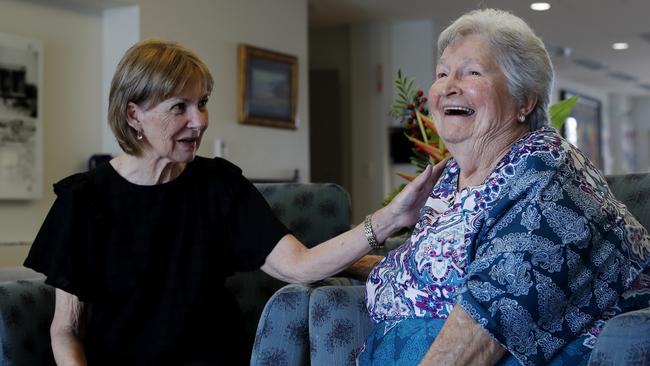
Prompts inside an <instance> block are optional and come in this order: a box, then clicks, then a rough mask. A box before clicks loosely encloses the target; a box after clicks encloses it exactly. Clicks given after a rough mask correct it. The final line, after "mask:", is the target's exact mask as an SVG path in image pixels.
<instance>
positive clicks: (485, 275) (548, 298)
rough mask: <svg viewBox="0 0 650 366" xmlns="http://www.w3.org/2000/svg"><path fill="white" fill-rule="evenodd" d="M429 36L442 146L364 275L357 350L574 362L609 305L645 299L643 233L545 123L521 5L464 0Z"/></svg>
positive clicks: (545, 75) (549, 78)
mask: <svg viewBox="0 0 650 366" xmlns="http://www.w3.org/2000/svg"><path fill="white" fill-rule="evenodd" d="M438 52H439V55H440V57H439V61H438V65H437V67H436V80H435V82H434V83H433V85H432V86H431V89H430V91H429V101H430V106H431V110H432V112H433V115H434V119H435V122H436V127H437V129H438V131H439V134H440V136H441V137H442V139H443V140H444V142H445V144H446V145H447V147H448V148H449V151H450V152H451V153H452V156H453V157H452V158H451V159H450V160H448V161H446V162H445V163H444V164H445V168H444V170H443V172H442V176H441V178H440V179H439V180H438V182H437V184H436V185H435V186H434V188H433V190H432V192H431V194H430V196H429V199H428V201H427V203H426V205H425V207H424V208H423V209H422V210H421V211H420V217H419V221H418V223H417V225H416V226H415V229H414V231H413V233H412V235H411V237H410V238H409V239H408V240H407V241H406V242H405V243H404V244H403V245H402V246H400V247H399V248H397V249H395V250H393V251H392V252H390V253H389V254H388V255H387V256H386V257H385V258H384V259H383V260H382V261H381V262H379V263H378V265H377V266H375V268H374V269H373V270H372V272H371V273H370V275H369V277H368V280H367V285H366V290H367V307H368V310H369V312H370V315H371V317H372V319H373V320H374V321H375V322H376V323H377V324H376V326H375V328H374V330H373V332H372V333H371V334H370V335H369V336H368V338H367V339H366V342H365V344H364V345H363V347H362V349H361V353H360V355H359V357H358V361H359V363H360V364H361V365H371V364H372V365H393V364H394V365H411V364H418V363H419V364H421V365H493V364H502V365H512V364H524V365H542V364H544V365H546V364H553V365H563V364H564V365H584V364H586V363H587V362H588V359H589V355H590V351H591V348H592V347H593V345H594V344H595V342H596V341H597V336H598V334H599V332H600V329H602V326H603V324H604V323H605V322H606V321H607V320H608V319H610V318H611V317H613V316H614V315H617V314H619V313H621V312H625V311H629V310H633V309H636V308H637V307H641V306H647V304H648V299H650V292H649V291H648V288H647V284H648V283H649V282H648V279H649V278H650V277H649V276H648V273H649V271H648V261H649V258H650V256H649V255H648V254H650V239H649V237H648V233H647V231H646V230H645V229H644V228H643V227H642V226H641V225H640V224H639V222H638V221H637V220H636V219H635V218H634V217H633V216H632V215H631V214H630V213H629V212H628V210H627V208H626V207H625V206H624V205H623V204H622V203H620V202H619V201H617V200H616V199H615V198H614V196H613V195H612V193H611V191H610V190H609V188H608V186H607V184H606V182H605V180H604V179H603V176H602V174H601V173H600V172H599V171H598V170H597V169H596V168H595V167H594V166H593V164H592V163H591V162H590V161H589V160H588V159H587V158H586V157H585V156H584V155H583V154H582V153H581V152H580V151H579V150H578V149H576V148H575V147H574V146H572V145H571V144H569V143H568V142H567V141H566V140H565V139H563V138H562V137H561V136H560V135H559V134H558V133H557V131H555V130H554V129H552V128H550V127H547V124H548V122H547V112H546V109H547V107H548V104H549V94H550V90H551V85H552V82H553V70H552V66H551V61H550V58H549V56H548V53H547V51H546V49H545V48H544V45H543V43H542V41H541V40H540V39H539V38H538V37H537V36H535V34H534V33H533V31H532V30H531V29H530V27H529V26H528V25H527V24H526V23H525V22H524V21H523V20H521V19H520V18H518V17H516V16H514V15H512V14H510V13H508V12H504V11H500V10H495V9H484V10H475V11H472V12H470V13H468V14H466V15H463V16H461V17H460V18H459V19H457V20H456V21H455V22H453V24H451V25H450V26H449V27H448V28H447V29H445V30H444V31H443V32H442V34H441V35H440V38H439V40H438ZM644 284H645V285H644Z"/></svg>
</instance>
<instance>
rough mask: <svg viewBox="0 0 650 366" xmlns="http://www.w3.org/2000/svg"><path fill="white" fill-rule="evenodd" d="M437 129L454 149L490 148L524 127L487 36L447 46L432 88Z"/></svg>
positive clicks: (430, 91)
mask: <svg viewBox="0 0 650 366" xmlns="http://www.w3.org/2000/svg"><path fill="white" fill-rule="evenodd" d="M429 104H430V106H431V111H432V114H433V116H434V119H435V121H436V127H437V129H438V131H439V133H440V136H441V137H442V139H443V140H444V142H445V143H446V144H447V145H449V148H450V150H452V153H453V148H454V147H455V146H463V145H464V146H469V147H470V148H473V147H475V146H477V145H479V146H480V145H485V144H489V143H490V141H492V140H495V139H496V140H498V139H499V136H500V135H501V134H506V135H507V134H510V133H512V131H513V130H518V129H521V128H522V124H518V122H517V118H516V117H517V114H518V113H520V111H519V107H518V106H517V102H516V101H515V99H514V98H513V97H512V96H511V95H510V93H509V92H508V87H507V84H506V77H505V75H504V74H503V72H502V71H501V69H500V67H499V65H498V63H497V61H496V54H495V53H494V52H492V51H491V48H490V45H489V43H488V41H487V39H486V38H484V37H482V36H480V35H475V34H474V35H468V36H464V37H461V38H458V39H457V40H456V41H454V42H453V43H452V44H450V45H449V46H448V47H447V48H445V50H444V52H443V53H442V56H441V57H440V60H439V62H438V65H437V67H436V81H435V82H434V83H433V85H431V88H430V89H429Z"/></svg>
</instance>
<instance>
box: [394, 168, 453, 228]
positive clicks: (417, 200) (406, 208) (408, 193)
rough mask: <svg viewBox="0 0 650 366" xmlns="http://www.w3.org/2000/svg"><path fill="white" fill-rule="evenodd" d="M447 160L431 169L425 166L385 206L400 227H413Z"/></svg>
mask: <svg viewBox="0 0 650 366" xmlns="http://www.w3.org/2000/svg"><path fill="white" fill-rule="evenodd" d="M447 160H449V158H446V159H443V160H441V161H440V162H438V163H437V164H436V165H435V166H434V167H433V168H432V167H431V165H427V167H426V169H424V171H423V172H422V173H420V175H418V176H417V177H416V178H415V179H413V180H412V181H411V182H410V183H409V184H407V185H406V186H405V187H404V189H402V191H401V192H400V193H399V194H398V195H397V196H395V198H393V200H392V201H391V202H390V204H388V206H386V209H388V210H390V212H391V215H392V216H393V217H394V218H395V219H396V220H398V223H399V225H401V227H409V226H412V225H415V223H416V222H417V220H418V214H419V211H420V208H422V206H424V204H425V203H426V201H427V198H428V197H429V194H430V193H431V190H432V189H433V185H434V184H435V183H436V182H437V181H438V179H440V175H441V174H442V171H443V170H444V168H445V165H446V164H447Z"/></svg>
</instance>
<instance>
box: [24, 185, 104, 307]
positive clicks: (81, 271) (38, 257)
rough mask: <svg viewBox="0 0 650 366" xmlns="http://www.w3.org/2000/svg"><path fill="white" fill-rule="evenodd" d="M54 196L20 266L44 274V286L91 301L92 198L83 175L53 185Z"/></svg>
mask: <svg viewBox="0 0 650 366" xmlns="http://www.w3.org/2000/svg"><path fill="white" fill-rule="evenodd" d="M54 192H55V193H56V195H57V198H56V200H55V201H54V204H53V205H52V207H51V208H50V211H49V212H48V214H47V216H46V218H45V221H44V222H43V225H42V226H41V228H40V230H39V232H38V234H37V236H36V239H34V242H33V244H32V247H31V249H30V251H29V254H28V256H27V259H26V260H25V263H24V266H25V267H29V268H32V269H33V270H35V271H37V272H41V273H43V274H45V276H46V277H47V278H46V280H45V283H47V284H49V285H51V286H53V287H56V288H59V289H61V290H64V291H66V292H68V293H71V294H74V295H76V296H77V297H79V299H80V300H82V301H88V300H90V299H91V298H92V284H91V278H92V276H91V273H90V268H91V266H90V244H91V243H89V239H90V231H91V221H92V212H91V209H90V206H91V203H90V202H91V200H92V197H91V196H92V195H91V194H90V192H89V183H88V178H87V174H86V173H81V174H75V175H72V176H70V177H68V178H65V179H63V180H62V181H60V182H58V183H56V184H54Z"/></svg>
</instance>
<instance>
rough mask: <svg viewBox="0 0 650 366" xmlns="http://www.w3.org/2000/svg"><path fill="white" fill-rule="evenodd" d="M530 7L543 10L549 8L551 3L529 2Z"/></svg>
mask: <svg viewBox="0 0 650 366" xmlns="http://www.w3.org/2000/svg"><path fill="white" fill-rule="evenodd" d="M530 8H531V9H533V10H537V11H545V10H548V9H550V8H551V4H549V3H532V4H530Z"/></svg>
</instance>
